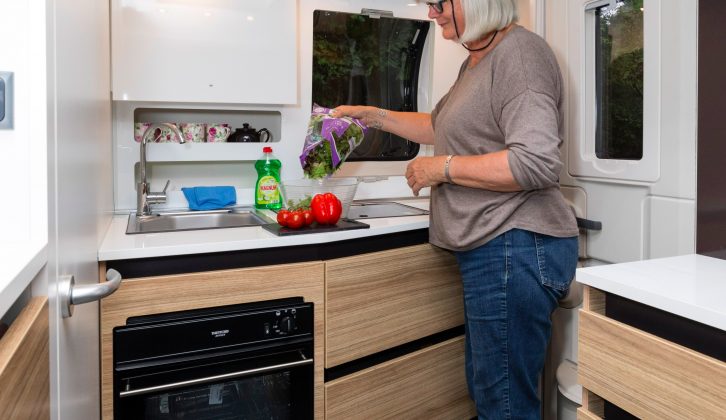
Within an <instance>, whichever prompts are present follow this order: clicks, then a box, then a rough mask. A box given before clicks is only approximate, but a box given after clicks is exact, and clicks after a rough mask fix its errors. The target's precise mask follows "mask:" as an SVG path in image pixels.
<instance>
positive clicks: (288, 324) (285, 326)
mask: <svg viewBox="0 0 726 420" xmlns="http://www.w3.org/2000/svg"><path fill="white" fill-rule="evenodd" d="M294 329H295V318H292V317H289V316H286V317H283V318H282V319H281V320H280V332H284V333H291V332H292V330H294Z"/></svg>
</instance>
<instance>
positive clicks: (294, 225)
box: [287, 210, 305, 229]
mask: <svg viewBox="0 0 726 420" xmlns="http://www.w3.org/2000/svg"><path fill="white" fill-rule="evenodd" d="M304 223H305V217H304V216H303V212H301V211H300V210H295V211H292V212H290V217H288V218H287V227H289V228H290V229H299V228H301V227H302V226H303V224H304Z"/></svg>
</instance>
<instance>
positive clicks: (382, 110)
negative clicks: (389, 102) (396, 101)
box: [378, 108, 388, 118]
mask: <svg viewBox="0 0 726 420" xmlns="http://www.w3.org/2000/svg"><path fill="white" fill-rule="evenodd" d="M378 115H379V116H381V117H383V118H386V116H387V115H388V111H386V110H385V109H381V108H378Z"/></svg>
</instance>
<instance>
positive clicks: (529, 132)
mask: <svg viewBox="0 0 726 420" xmlns="http://www.w3.org/2000/svg"><path fill="white" fill-rule="evenodd" d="M467 64H468V59H467V61H465V62H464V64H463V65H462V70H461V72H460V74H459V77H458V79H457V80H456V82H455V83H454V85H453V86H452V87H451V89H450V90H449V92H448V93H447V94H446V95H445V96H444V97H443V98H442V99H441V101H439V103H438V104H437V105H436V108H435V109H434V111H433V112H432V114H431V121H432V124H433V126H434V154H435V155H449V154H452V155H461V156H469V155H482V154H485V153H489V152H495V151H499V150H503V149H507V150H508V159H509V166H510V168H511V170H512V173H513V175H514V178H515V179H516V181H517V182H518V183H519V185H520V186H521V187H522V188H523V189H524V190H523V191H518V192H497V191H489V190H484V189H478V188H469V187H464V186H460V185H454V184H448V183H444V184H440V185H438V186H436V187H433V188H432V191H431V223H430V227H429V241H430V242H431V243H432V244H434V245H437V246H440V247H442V248H447V249H450V250H456V251H465V250H470V249H473V248H476V247H478V246H480V245H483V244H485V243H486V242H488V241H489V240H491V239H493V238H494V237H496V236H498V235H499V234H501V233H504V232H506V231H508V230H510V229H513V228H519V229H525V230H529V231H533V232H537V233H541V234H545V235H550V236H557V237H568V236H575V235H577V234H578V229H577V225H576V222H575V217H574V215H573V213H572V211H571V209H570V207H569V205H568V204H567V203H566V202H565V200H564V198H563V197H562V193H561V192H560V190H559V174H560V170H561V169H562V161H561V159H560V150H559V147H560V145H561V144H562V141H563V134H564V122H563V116H564V110H563V106H562V105H563V104H562V101H563V87H562V76H561V74H560V69H559V66H558V65H557V61H556V59H555V56H554V54H553V52H552V50H551V49H550V48H549V46H548V45H547V43H546V42H545V41H544V40H543V39H542V38H540V37H539V36H538V35H536V34H533V33H532V32H529V31H528V30H526V29H524V28H522V27H520V26H515V27H513V28H512V29H511V30H510V31H509V33H507V35H506V36H505V37H504V39H502V41H501V42H500V43H499V45H497V46H496V48H495V49H494V50H493V51H491V52H490V53H489V54H488V55H486V56H485V57H484V58H483V59H482V60H481V61H480V62H479V63H477V64H476V66H474V67H473V68H467ZM455 165H456V158H454V160H453V161H452V166H455Z"/></svg>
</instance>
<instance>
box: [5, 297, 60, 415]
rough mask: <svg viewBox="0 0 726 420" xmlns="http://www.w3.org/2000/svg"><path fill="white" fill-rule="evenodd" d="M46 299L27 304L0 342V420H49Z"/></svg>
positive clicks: (38, 298) (32, 300) (31, 301)
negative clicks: (0, 419)
mask: <svg viewBox="0 0 726 420" xmlns="http://www.w3.org/2000/svg"><path fill="white" fill-rule="evenodd" d="M48 332H49V330H48V298H46V297H45V296H43V297H35V298H33V299H31V300H30V302H29V303H28V305H27V306H26V307H25V308H24V309H23V311H22V312H21V313H20V315H19V316H18V317H17V318H16V319H15V321H14V322H13V324H12V325H11V326H10V329H9V330H8V331H7V332H6V334H5V335H4V336H3V338H2V340H0V418H2V419H8V420H13V419H18V420H32V419H43V420H45V419H48V418H50V365H49V363H50V359H49V355H48Z"/></svg>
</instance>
